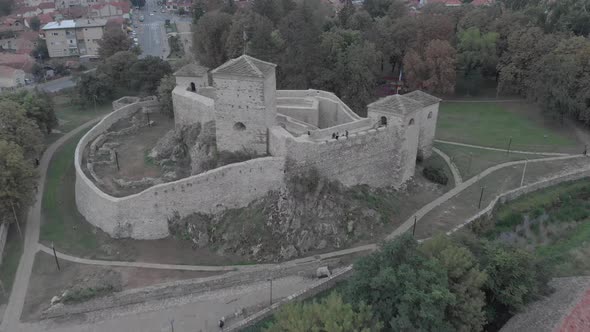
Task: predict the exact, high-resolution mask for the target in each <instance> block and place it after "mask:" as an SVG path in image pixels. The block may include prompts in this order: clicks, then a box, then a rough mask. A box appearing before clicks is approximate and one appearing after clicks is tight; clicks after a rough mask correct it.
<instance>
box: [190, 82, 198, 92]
mask: <svg viewBox="0 0 590 332" xmlns="http://www.w3.org/2000/svg"><path fill="white" fill-rule="evenodd" d="M191 91H192V92H195V91H197V87H196V86H195V83H194V82H191Z"/></svg>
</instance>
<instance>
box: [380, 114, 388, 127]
mask: <svg viewBox="0 0 590 332" xmlns="http://www.w3.org/2000/svg"><path fill="white" fill-rule="evenodd" d="M381 125H382V126H387V118H386V117H384V116H382V117H381Z"/></svg>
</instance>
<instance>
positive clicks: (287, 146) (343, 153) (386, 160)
mask: <svg viewBox="0 0 590 332" xmlns="http://www.w3.org/2000/svg"><path fill="white" fill-rule="evenodd" d="M281 129H282V128H281ZM281 129H275V128H273V129H272V130H271V141H270V146H271V151H273V152H275V151H276V153H284V154H285V155H286V158H287V160H289V163H293V164H289V165H288V166H287V169H288V170H289V171H290V172H291V171H294V172H301V171H304V170H305V169H308V168H309V167H315V168H317V169H318V171H319V172H320V174H321V175H322V176H325V177H327V178H329V179H332V180H337V181H340V182H341V183H343V184H344V185H346V186H353V185H357V184H368V185H370V186H374V187H384V186H395V187H398V186H399V185H401V184H402V182H403V180H402V178H401V177H400V174H402V170H400V166H401V163H400V160H399V156H400V155H399V150H400V149H401V146H402V142H403V140H402V137H400V135H401V134H402V133H401V132H399V131H397V130H396V129H395V128H394V127H382V128H379V129H370V130H367V131H361V132H358V133H354V134H350V135H349V137H348V138H346V137H342V138H340V139H338V140H335V139H330V140H327V141H322V142H313V141H309V140H307V139H294V138H290V137H287V138H286V137H285V135H284V133H282V132H281Z"/></svg>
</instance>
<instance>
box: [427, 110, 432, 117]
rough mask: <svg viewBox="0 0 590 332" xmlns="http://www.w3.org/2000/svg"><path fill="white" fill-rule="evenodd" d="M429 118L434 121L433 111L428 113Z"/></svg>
mask: <svg viewBox="0 0 590 332" xmlns="http://www.w3.org/2000/svg"><path fill="white" fill-rule="evenodd" d="M428 118H429V119H432V111H431V112H429V113H428Z"/></svg>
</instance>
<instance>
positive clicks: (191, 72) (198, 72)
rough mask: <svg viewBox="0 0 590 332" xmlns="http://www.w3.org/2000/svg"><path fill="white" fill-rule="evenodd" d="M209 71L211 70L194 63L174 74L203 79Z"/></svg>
mask: <svg viewBox="0 0 590 332" xmlns="http://www.w3.org/2000/svg"><path fill="white" fill-rule="evenodd" d="M208 70H209V68H207V67H203V66H200V65H198V64H196V63H194V62H192V63H189V64H187V65H184V66H182V67H180V69H178V70H177V71H175V72H174V76H185V77H201V76H204V75H207V71H208Z"/></svg>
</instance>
